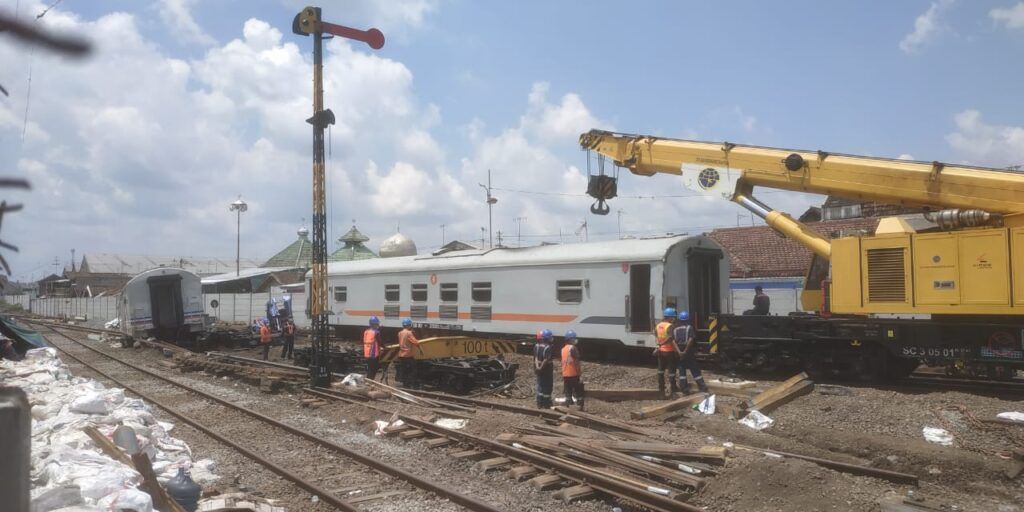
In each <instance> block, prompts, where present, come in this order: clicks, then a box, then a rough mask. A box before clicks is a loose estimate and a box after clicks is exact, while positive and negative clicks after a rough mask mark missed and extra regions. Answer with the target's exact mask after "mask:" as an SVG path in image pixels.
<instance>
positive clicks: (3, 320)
mask: <svg viewBox="0 0 1024 512" xmlns="http://www.w3.org/2000/svg"><path fill="white" fill-rule="evenodd" d="M0 333H3V335H4V336H7V337H8V338H10V339H12V340H14V348H15V349H17V351H18V353H19V354H24V353H25V352H26V351H28V350H31V349H33V348H43V347H45V346H46V340H45V339H43V335H42V334H39V333H38V332H36V331H33V330H32V329H28V328H25V327H22V326H20V325H18V324H17V323H15V321H14V319H12V318H10V317H4V316H0Z"/></svg>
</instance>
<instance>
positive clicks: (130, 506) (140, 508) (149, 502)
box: [96, 489, 153, 512]
mask: <svg viewBox="0 0 1024 512" xmlns="http://www.w3.org/2000/svg"><path fill="white" fill-rule="evenodd" d="M96 504H97V505H99V506H100V507H103V509H104V510H132V511H134V512H153V498H151V497H150V496H149V495H148V494H146V493H144V492H142V491H140V490H138V489H123V490H120V491H117V492H114V493H112V494H109V495H107V496H104V497H103V498H102V499H101V500H99V502H97V503H96Z"/></svg>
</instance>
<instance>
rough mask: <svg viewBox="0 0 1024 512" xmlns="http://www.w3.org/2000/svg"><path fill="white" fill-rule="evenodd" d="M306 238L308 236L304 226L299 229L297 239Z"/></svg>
mask: <svg viewBox="0 0 1024 512" xmlns="http://www.w3.org/2000/svg"><path fill="white" fill-rule="evenodd" d="M307 236H309V230H308V229H306V226H302V227H301V228H299V237H301V238H306V237H307Z"/></svg>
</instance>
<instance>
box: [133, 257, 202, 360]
mask: <svg viewBox="0 0 1024 512" xmlns="http://www.w3.org/2000/svg"><path fill="white" fill-rule="evenodd" d="M202 293H203V286H202V283H201V280H200V278H199V276H197V275H195V274H193V273H192V272H189V271H187V270H184V269H180V268H166V267H161V268H154V269H151V270H147V271H145V272H142V273H140V274H138V275H136V276H135V277H133V278H131V279H130V280H129V281H128V283H127V284H125V285H124V288H123V289H121V293H120V295H119V296H118V300H117V313H118V315H117V316H118V319H119V320H120V324H121V325H120V329H121V333H122V334H124V335H125V336H126V337H128V338H130V339H145V338H149V337H153V338H157V339H160V340H165V341H172V342H180V341H192V340H194V339H195V338H196V336H198V335H199V334H201V333H202V332H203V329H204V326H203V300H202Z"/></svg>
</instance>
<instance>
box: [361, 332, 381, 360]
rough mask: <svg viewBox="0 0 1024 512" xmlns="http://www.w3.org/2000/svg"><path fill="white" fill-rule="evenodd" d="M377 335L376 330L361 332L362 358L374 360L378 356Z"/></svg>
mask: <svg viewBox="0 0 1024 512" xmlns="http://www.w3.org/2000/svg"><path fill="white" fill-rule="evenodd" d="M378 334H379V333H378V332H377V330H376V329H367V330H365V331H363V357H365V358H367V359H370V358H373V359H376V358H377V356H379V355H380V344H379V343H377V336H378Z"/></svg>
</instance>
